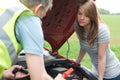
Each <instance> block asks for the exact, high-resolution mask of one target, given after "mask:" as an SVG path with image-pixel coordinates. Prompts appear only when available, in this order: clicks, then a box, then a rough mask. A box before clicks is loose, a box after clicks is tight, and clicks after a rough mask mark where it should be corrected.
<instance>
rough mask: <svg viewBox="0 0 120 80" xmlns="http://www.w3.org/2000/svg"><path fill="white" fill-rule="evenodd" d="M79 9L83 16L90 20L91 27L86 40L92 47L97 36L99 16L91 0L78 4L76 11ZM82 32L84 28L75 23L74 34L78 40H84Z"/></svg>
mask: <svg viewBox="0 0 120 80" xmlns="http://www.w3.org/2000/svg"><path fill="white" fill-rule="evenodd" d="M79 9H83V10H84V12H85V15H86V16H87V17H89V18H90V21H91V27H90V31H89V33H88V37H87V39H88V44H89V46H92V45H93V43H94V41H95V39H96V37H97V35H98V25H99V21H100V16H99V14H98V11H97V7H96V5H95V3H94V1H93V0H87V1H86V2H84V3H79V7H78V10H79ZM84 32H85V30H84V27H82V26H80V25H79V23H78V22H77V26H76V33H77V36H78V38H79V39H82V40H84V39H85V37H84Z"/></svg>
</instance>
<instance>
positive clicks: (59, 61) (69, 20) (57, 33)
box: [17, 0, 97, 80]
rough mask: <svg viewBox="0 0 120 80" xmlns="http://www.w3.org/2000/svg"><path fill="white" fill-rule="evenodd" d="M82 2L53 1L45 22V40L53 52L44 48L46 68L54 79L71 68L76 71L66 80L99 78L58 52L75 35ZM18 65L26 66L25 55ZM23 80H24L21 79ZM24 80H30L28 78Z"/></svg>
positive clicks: (75, 0)
mask: <svg viewBox="0 0 120 80" xmlns="http://www.w3.org/2000/svg"><path fill="white" fill-rule="evenodd" d="M79 1H80V0H53V8H52V10H50V11H49V12H48V13H47V14H46V17H44V18H43V19H42V21H43V27H42V28H43V33H44V39H45V41H47V42H48V43H49V44H50V46H51V50H49V49H48V48H46V47H44V49H45V51H44V53H45V56H44V61H45V67H46V70H47V72H48V74H49V75H50V76H52V77H53V78H54V77H55V76H56V75H57V74H58V73H61V74H62V73H63V72H65V71H67V70H68V69H70V68H73V69H74V71H73V72H72V73H71V74H70V75H69V76H68V77H67V78H66V80H97V78H96V77H95V76H94V75H93V74H92V73H91V72H90V71H89V69H87V68H85V67H84V66H82V65H80V64H78V63H76V62H74V61H73V60H70V59H67V58H65V57H64V56H62V55H60V53H59V52H58V50H59V49H60V48H61V46H62V45H63V44H64V43H65V42H66V41H67V40H68V39H69V38H70V36H71V35H72V34H73V33H74V27H73V26H74V22H75V20H76V14H77V6H78V3H79ZM17 64H19V65H22V66H24V67H25V68H26V67H27V66H26V62H25V57H24V54H21V55H20V56H19V60H18V62H17ZM20 80H22V79H20ZM23 80H30V77H26V78H24V79H23Z"/></svg>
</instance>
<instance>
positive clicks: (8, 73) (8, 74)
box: [3, 65, 28, 79]
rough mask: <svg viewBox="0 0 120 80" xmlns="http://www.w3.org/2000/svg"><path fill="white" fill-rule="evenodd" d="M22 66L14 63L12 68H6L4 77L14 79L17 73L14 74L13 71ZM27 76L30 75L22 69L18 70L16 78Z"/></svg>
mask: <svg viewBox="0 0 120 80" xmlns="http://www.w3.org/2000/svg"><path fill="white" fill-rule="evenodd" d="M21 68H22V66H19V65H14V66H12V67H11V68H9V69H7V70H4V72H3V78H5V79H6V78H7V79H13V78H14V76H15V74H13V71H14V70H15V69H18V70H20V69H21ZM26 76H28V74H24V73H22V72H20V71H18V72H17V73H16V77H15V78H16V79H19V78H24V77H26Z"/></svg>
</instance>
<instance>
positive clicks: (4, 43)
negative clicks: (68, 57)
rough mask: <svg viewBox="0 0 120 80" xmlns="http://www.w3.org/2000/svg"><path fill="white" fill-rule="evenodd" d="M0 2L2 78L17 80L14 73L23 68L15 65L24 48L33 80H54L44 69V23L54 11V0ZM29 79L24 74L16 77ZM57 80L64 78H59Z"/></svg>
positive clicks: (0, 61)
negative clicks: (45, 18)
mask: <svg viewBox="0 0 120 80" xmlns="http://www.w3.org/2000/svg"><path fill="white" fill-rule="evenodd" d="M0 1H1V3H0V78H11V79H13V77H14V74H13V73H12V71H13V70H14V69H21V66H19V65H14V66H12V65H13V64H14V63H15V61H16V59H17V55H18V53H19V51H20V50H21V49H23V51H24V53H25V57H26V62H27V67H28V71H29V74H30V78H31V80H53V79H52V78H51V77H50V76H49V75H48V74H47V72H46V70H45V66H44V60H43V41H44V38H43V32H42V28H41V25H42V22H41V20H40V19H42V18H43V17H44V16H45V15H46V13H47V11H48V10H49V9H51V7H52V0H20V2H19V1H17V0H4V1H3V0H0ZM22 3H23V4H24V5H25V6H24V5H23V4H22ZM11 66H12V67H11ZM10 67H11V68H10ZM25 76H27V75H25V74H23V73H20V72H19V73H17V74H16V78H21V77H25ZM55 80H64V79H63V78H62V76H61V75H58V76H57V77H56V78H55Z"/></svg>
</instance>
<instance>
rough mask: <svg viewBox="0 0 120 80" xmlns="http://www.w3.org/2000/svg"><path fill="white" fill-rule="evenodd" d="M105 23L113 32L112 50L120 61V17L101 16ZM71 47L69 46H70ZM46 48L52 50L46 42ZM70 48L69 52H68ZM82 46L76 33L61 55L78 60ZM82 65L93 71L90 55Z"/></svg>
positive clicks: (65, 45) (86, 56)
mask: <svg viewBox="0 0 120 80" xmlns="http://www.w3.org/2000/svg"><path fill="white" fill-rule="evenodd" d="M101 17H102V19H103V20H104V22H105V23H106V24H107V25H108V27H109V29H110V32H111V43H110V44H111V49H112V50H113V51H114V52H115V55H116V56H117V57H118V59H119V60H120V42H119V41H120V36H119V34H120V15H101ZM68 43H69V44H68ZM68 45H69V46H68ZM45 47H47V48H49V49H50V45H49V44H48V43H46V42H45ZM68 47H69V52H68ZM79 49H80V45H79V40H78V38H77V36H76V34H75V33H74V34H73V35H72V36H71V37H70V38H69V39H68V42H66V43H65V44H64V45H63V46H62V47H61V48H60V50H59V53H60V54H61V55H63V56H65V57H68V58H69V59H76V58H77V56H78V53H79ZM81 64H82V65H84V66H86V67H87V68H89V69H91V66H92V64H91V61H90V58H89V56H88V54H86V55H85V57H84V58H83V60H82V62H81Z"/></svg>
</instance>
